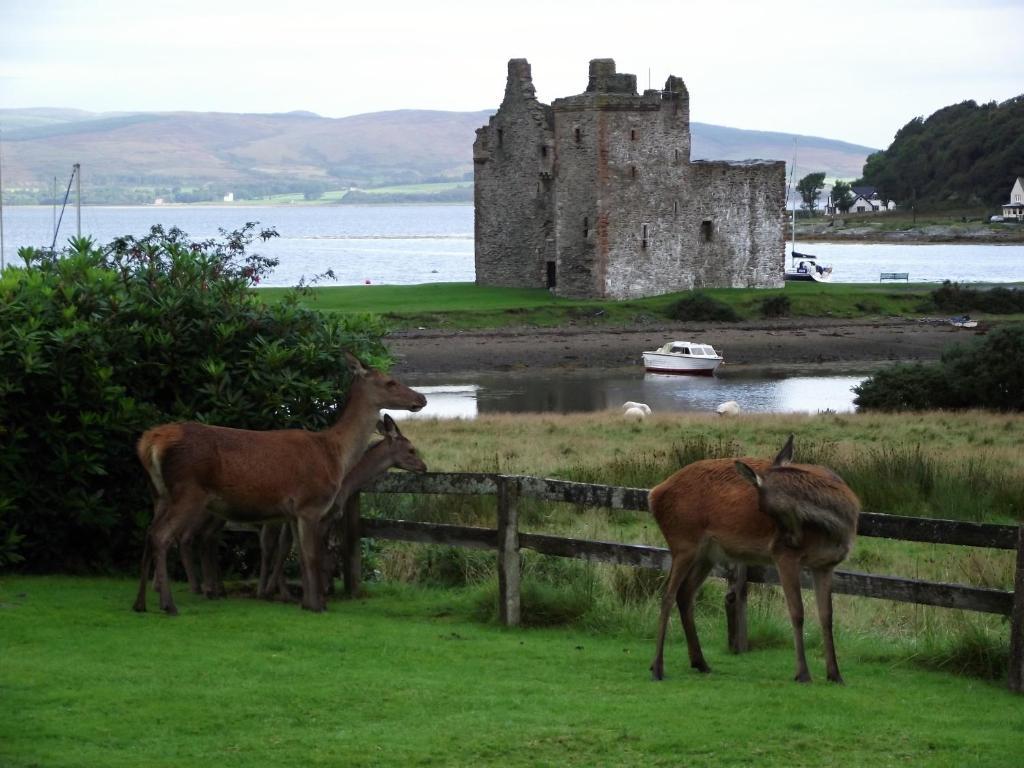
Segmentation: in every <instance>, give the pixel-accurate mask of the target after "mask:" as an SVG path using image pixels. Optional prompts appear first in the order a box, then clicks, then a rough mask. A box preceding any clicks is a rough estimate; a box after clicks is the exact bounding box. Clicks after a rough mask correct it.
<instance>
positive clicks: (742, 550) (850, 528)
mask: <svg viewBox="0 0 1024 768" xmlns="http://www.w3.org/2000/svg"><path fill="white" fill-rule="evenodd" d="M792 458H793V436H792V435H790V437H789V440H787V441H786V445H785V446H784V447H783V448H782V450H781V451H780V452H779V454H778V456H776V457H775V460H774V461H773V462H771V463H769V462H767V461H765V460H763V459H742V460H734V459H708V460H705V461H697V462H694V463H693V464H690V465H688V466H685V467H683V468H682V469H680V470H679V471H678V472H676V473H675V474H673V475H672V476H671V477H669V478H668V479H667V480H665V481H664V482H662V483H661V484H660V485H658V486H657V487H655V488H653V489H651V492H650V496H649V502H648V503H649V506H650V509H651V512H652V513H653V515H654V518H655V520H656V521H657V522H658V527H659V528H660V529H661V532H662V534H663V535H664V536H665V540H666V541H667V542H668V547H669V551H670V553H671V556H672V567H671V570H670V571H669V578H668V585H667V587H666V589H665V596H664V598H663V599H662V602H661V617H660V621H659V624H658V639H657V646H656V652H655V656H654V661H653V662H652V664H651V673H652V674H653V676H654V679H655V680H661V679H662V678H663V677H664V674H665V671H664V656H663V654H664V649H665V633H666V629H667V626H668V620H669V614H670V613H671V611H672V603H673V602H675V603H676V604H677V605H678V608H679V617H680V619H681V620H682V625H683V632H684V633H685V635H686V644H687V649H688V651H689V656H690V666H691V667H693V668H694V669H697V670H699V671H701V672H710V668H709V667H708V665H707V662H706V661H705V660H704V654H703V653H702V652H701V648H700V640H699V639H698V638H697V629H696V626H695V624H694V617H693V600H694V596H695V594H696V592H697V590H698V589H699V588H700V585H701V584H702V583H703V582H704V579H706V578H707V576H708V573H709V572H710V571H711V569H712V567H713V566H714V564H715V563H716V562H721V561H726V562H739V563H750V564H753V563H761V564H768V563H773V564H774V565H775V567H776V568H777V569H778V572H779V581H780V582H781V584H782V589H783V591H784V592H785V596H786V604H787V606H788V607H789V617H790V621H791V622H792V624H793V642H794V645H795V648H796V678H795V679H796V680H797V681H798V682H810V679H811V675H810V672H809V671H808V669H807V658H806V655H805V653H804V639H803V621H804V608H803V598H802V597H801V594H800V568H801V567H804V568H808V569H810V571H811V572H812V574H813V575H814V592H815V598H816V601H817V606H818V618H819V620H820V621H821V628H822V636H823V639H824V643H825V659H826V670H827V673H828V679H829V680H832V681H833V682H837V683H841V682H842V681H843V679H842V677H841V676H840V674H839V665H838V663H837V662H836V651H835V644H834V642H833V638H832V571H833V570H834V569H835V567H836V566H837V565H838V564H839V563H840V562H842V561H843V560H844V559H845V558H846V556H847V555H848V554H849V552H850V548H851V547H852V546H853V539H854V536H855V533H856V530H857V517H858V515H859V514H860V502H859V501H858V500H857V497H856V496H855V495H854V493H853V491H851V490H850V488H849V487H848V486H847V485H846V483H844V482H843V481H842V479H841V478H840V477H839V476H838V475H836V474H835V473H834V472H832V471H831V470H829V469H826V468H825V467H822V466H816V465H810V464H793V463H792Z"/></svg>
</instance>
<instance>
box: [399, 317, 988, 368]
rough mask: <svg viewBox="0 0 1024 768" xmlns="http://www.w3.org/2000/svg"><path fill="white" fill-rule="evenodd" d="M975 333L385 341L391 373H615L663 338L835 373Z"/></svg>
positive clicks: (895, 328)
mask: <svg viewBox="0 0 1024 768" xmlns="http://www.w3.org/2000/svg"><path fill="white" fill-rule="evenodd" d="M973 334H974V332H973V331H969V330H965V329H960V328H954V327H952V326H950V325H948V324H945V323H939V322H926V321H920V320H901V319H896V318H892V319H886V320H882V321H878V320H876V321H866V320H820V319H815V320H778V321H759V322H749V323H729V324H723V323H693V324H682V323H677V324H667V325H659V326H650V327H645V328H642V329H637V330H633V329H629V330H624V329H606V328H599V327H594V326H590V327H585V326H570V327H562V328H554V329H536V328H519V329H502V330H498V331H487V332H481V331H462V332H452V331H439V330H424V331H402V332H398V333H394V334H391V335H390V336H388V338H387V339H386V343H387V344H388V346H389V347H390V349H391V351H392V353H393V354H394V355H395V359H396V365H395V367H394V369H393V370H394V372H395V373H397V374H410V373H413V374H430V373H453V372H460V373H463V372H491V371H517V370H520V371H522V370H536V369H567V368H618V367H624V366H635V365H639V364H640V362H641V357H640V355H641V353H642V352H643V351H644V350H649V349H655V348H657V347H659V346H661V345H662V344H664V343H665V342H666V341H671V340H673V339H689V340H693V341H700V342H704V343H707V344H711V345H712V346H714V347H715V349H717V350H719V351H720V352H721V353H722V354H723V356H724V357H725V360H726V365H727V366H734V365H735V366H751V367H774V366H780V367H790V368H792V367H804V366H806V367H811V368H819V369H822V370H825V369H828V370H841V369H843V368H850V369H853V368H856V369H859V370H864V369H865V368H866V367H869V366H874V365H877V364H879V363H884V362H892V361H914V360H934V359H937V358H938V357H939V355H940V353H941V352H942V350H943V349H944V348H945V347H946V346H947V345H949V344H952V343H954V342H957V341H966V340H968V339H971V338H972V337H973Z"/></svg>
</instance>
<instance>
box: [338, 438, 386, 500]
mask: <svg viewBox="0 0 1024 768" xmlns="http://www.w3.org/2000/svg"><path fill="white" fill-rule="evenodd" d="M392 463H393V462H392V458H391V453H390V452H389V451H388V445H387V441H386V440H381V441H380V442H379V443H377V444H376V445H373V446H371V447H370V448H368V449H367V450H366V453H364V454H363V458H361V459H359V461H357V462H356V463H355V465H354V466H353V467H352V469H350V470H349V471H348V472H347V473H346V474H345V477H344V478H343V479H342V481H341V493H342V496H344V497H347V496H349V495H350V494H352V493H354V492H355V491H357V490H358V489H360V488H362V487H363V486H364V485H366V484H367V483H368V482H370V481H371V480H373V479H374V478H376V477H377V476H378V475H380V474H383V473H384V472H387V471H388V470H389V469H390V468H391V465H392Z"/></svg>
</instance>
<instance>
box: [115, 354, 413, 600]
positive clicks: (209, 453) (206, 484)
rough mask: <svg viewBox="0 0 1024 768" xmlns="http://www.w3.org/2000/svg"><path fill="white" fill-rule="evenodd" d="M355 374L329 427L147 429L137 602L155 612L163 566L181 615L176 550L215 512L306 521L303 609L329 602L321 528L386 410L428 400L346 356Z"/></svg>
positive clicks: (165, 588)
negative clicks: (173, 576)
mask: <svg viewBox="0 0 1024 768" xmlns="http://www.w3.org/2000/svg"><path fill="white" fill-rule="evenodd" d="M345 359H346V362H347V364H348V367H349V370H350V371H351V373H352V384H351V387H350V389H349V393H348V399H347V401H346V404H345V407H344V408H343V409H342V410H341V414H340V416H339V417H338V420H337V421H336V422H335V423H334V424H333V425H332V426H331V427H329V428H328V429H325V430H322V431H319V432H314V431H308V430H303V429H276V430H262V431H261V430H247V429H233V428H230V427H219V426H212V425H207V424H199V423H196V422H177V423H171V424H162V425H160V426H157V427H153V428H152V429H149V430H147V431H146V432H145V433H144V434H143V435H142V437H141V438H140V439H139V441H138V444H137V445H136V453H137V454H138V457H139V461H140V462H141V463H142V466H143V468H144V469H145V471H146V475H147V477H148V479H149V483H150V488H151V491H152V493H153V520H152V522H151V523H150V525H149V528H148V530H147V531H146V539H145V545H144V548H143V554H142V563H141V577H140V581H139V592H138V596H137V597H136V599H135V603H134V605H133V606H132V607H133V609H134V610H135V611H139V612H142V611H145V610H146V582H147V579H148V576H149V570H150V565H151V563H153V562H155V566H154V570H155V575H154V588H155V589H157V590H158V591H159V593H160V608H161V610H163V611H164V612H165V613H167V614H168V615H172V616H173V615H176V614H177V612H178V609H177V607H176V606H175V604H174V599H173V598H172V597H171V590H170V584H169V580H168V576H167V550H168V548H169V547H170V545H171V544H172V543H173V542H175V541H177V540H191V537H192V535H193V534H194V532H196V531H199V530H201V529H202V528H203V527H204V526H205V525H207V524H208V523H209V516H210V515H211V514H214V515H217V516H218V517H221V518H223V519H225V520H230V521H233V522H241V523H261V522H264V521H268V520H278V519H280V518H284V519H287V520H294V521H295V522H296V523H297V528H298V533H299V549H300V555H301V557H300V560H301V564H302V587H303V589H302V607H303V608H304V609H306V610H310V611H314V612H320V611H323V610H324V609H325V608H326V600H325V599H324V597H323V589H322V588H321V586H320V578H321V577H320V573H321V570H320V551H321V548H320V546H319V544H318V534H319V532H320V530H321V527H322V522H323V520H324V519H325V518H326V516H327V515H328V513H329V512H330V510H331V508H332V507H333V506H334V503H335V499H336V497H337V495H338V491H339V490H340V488H341V484H342V481H343V480H344V478H345V475H347V474H348V472H349V471H350V470H351V469H352V467H353V466H354V465H355V464H356V462H357V461H358V459H359V457H360V456H362V454H363V450H364V448H365V446H366V443H367V441H368V439H369V437H370V434H371V433H372V432H373V429H374V426H375V425H376V423H377V419H378V416H379V413H380V409H381V408H392V409H400V410H408V411H419V410H421V409H422V408H423V407H424V406H425V405H426V404H427V399H426V397H424V396H423V395H422V394H420V393H419V392H417V391H415V390H413V389H410V388H409V387H407V386H406V385H404V384H402V383H401V382H399V381H397V380H396V379H394V378H392V377H390V376H388V375H386V374H384V373H382V372H380V371H377V370H375V369H373V368H368V367H366V366H364V365H363V364H362V363H361V362H360V361H359V360H358V359H357V358H356V357H355V356H354V355H352V354H351V353H349V352H346V353H345Z"/></svg>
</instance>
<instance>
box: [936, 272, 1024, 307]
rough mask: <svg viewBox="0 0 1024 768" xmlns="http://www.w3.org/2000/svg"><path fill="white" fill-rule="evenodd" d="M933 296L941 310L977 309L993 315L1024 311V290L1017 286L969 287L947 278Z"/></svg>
mask: <svg viewBox="0 0 1024 768" xmlns="http://www.w3.org/2000/svg"><path fill="white" fill-rule="evenodd" d="M931 298H932V303H933V304H934V305H935V309H937V310H939V311H941V312H969V311H971V310H977V311H982V312H987V313H989V314H992V315H1010V314H1015V313H1017V312H1024V291H1022V290H1020V289H1017V288H1004V287H1002V286H996V287H994V288H986V289H978V288H967V287H964V286H962V285H960V283H951V282H950V281H949V280H946V281H945V282H944V283H943V284H942V285H941V286H940V287H939V288H936V289H935V290H934V291H932V292H931Z"/></svg>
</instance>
